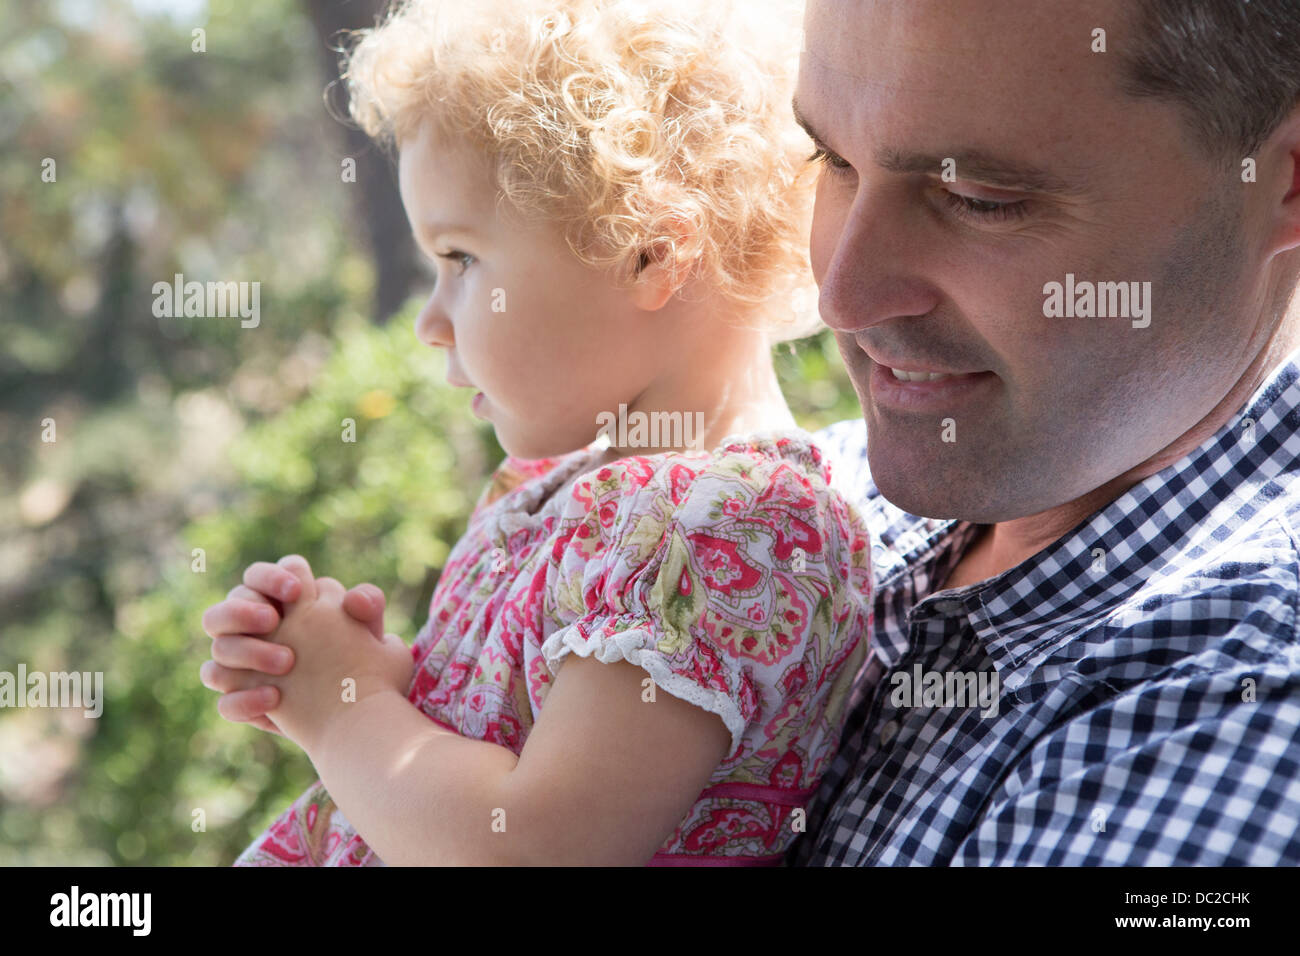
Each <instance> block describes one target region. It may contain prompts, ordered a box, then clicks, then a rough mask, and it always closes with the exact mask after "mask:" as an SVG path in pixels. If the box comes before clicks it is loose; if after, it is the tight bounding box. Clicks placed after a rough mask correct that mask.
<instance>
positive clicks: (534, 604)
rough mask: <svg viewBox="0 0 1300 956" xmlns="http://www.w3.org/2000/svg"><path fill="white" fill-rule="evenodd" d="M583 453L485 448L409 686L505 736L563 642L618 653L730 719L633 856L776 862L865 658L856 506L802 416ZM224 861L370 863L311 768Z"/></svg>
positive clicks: (448, 716)
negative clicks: (663, 443) (647, 847)
mask: <svg viewBox="0 0 1300 956" xmlns="http://www.w3.org/2000/svg"><path fill="white" fill-rule="evenodd" d="M601 455H602V451H601V449H600V448H599V447H598V446H596V445H592V446H590V447H588V448H586V449H583V450H581V451H577V452H573V453H572V454H569V455H565V456H562V457H559V458H554V459H544V460H540V461H524V460H520V459H514V458H507V459H506V460H505V461H504V462H502V464H501V466H500V468H498V469H497V471H496V473H495V474H494V475H493V478H492V481H491V483H490V485H489V487H488V488H487V489H486V490H485V491H484V493H483V495H482V496H481V498H480V499H479V502H478V504H477V505H476V506H475V509H474V512H473V514H472V515H471V517H470V521H469V526H468V529H467V530H466V533H465V536H464V537H463V538H462V539H461V540H460V541H459V542H458V543H457V545H456V547H455V548H454V549H453V551H452V553H451V555H450V556H449V558H448V561H447V565H446V567H445V568H444V570H443V572H442V575H441V577H440V578H439V580H438V585H437V587H436V589H435V590H434V594H433V598H432V601H431V604H430V609H429V619H428V621H427V623H426V624H425V625H424V627H423V628H421V630H420V633H419V634H418V636H417V637H416V640H415V644H414V646H413V647H412V649H411V650H412V654H413V655H414V658H415V664H416V669H415V674H414V677H413V678H412V682H411V688H410V692H409V694H408V697H409V699H410V701H411V703H412V704H413V705H415V706H416V707H418V708H419V709H420V710H421V711H422V712H423V713H424V714H425V715H426V716H427V717H428V718H429V719H430V720H433V721H435V722H437V723H438V724H440V725H442V726H444V727H447V728H448V729H451V730H454V731H455V732H457V733H459V734H462V735H464V736H467V737H473V738H477V739H479V740H486V741H490V742H492V743H496V744H499V745H500V746H502V747H506V748H509V749H510V750H511V751H513V752H514V753H516V754H518V753H519V752H520V751H521V750H522V749H523V746H524V741H525V740H526V739H527V737H528V733H529V730H530V729H531V728H532V726H533V723H534V721H536V719H537V715H538V713H539V712H540V711H541V709H542V707H543V706H544V705H545V702H546V694H547V690H548V689H549V688H550V686H551V683H552V680H553V679H554V676H555V674H556V673H557V672H558V670H559V668H560V666H561V665H562V663H563V661H564V658H565V657H567V656H568V655H570V654H578V655H580V656H583V657H586V656H589V655H591V656H595V657H596V658H597V659H598V660H601V661H607V662H608V661H619V660H626V661H629V662H630V663H632V664H634V665H636V666H638V667H640V668H642V669H643V670H645V672H646V673H647V674H648V675H649V677H650V678H651V679H652V680H653V681H654V683H655V684H656V685H657V690H659V691H660V692H664V693H668V694H672V695H674V696H676V697H679V698H681V699H683V700H686V701H688V702H690V703H692V704H695V705H697V706H699V707H702V708H704V709H705V710H708V711H711V712H712V713H715V714H717V715H719V717H720V718H721V719H722V721H723V723H724V724H725V725H726V727H727V729H728V730H729V731H730V733H731V748H730V751H729V752H728V754H727V756H726V758H725V759H724V760H723V762H722V763H721V764H719V765H718V767H717V770H716V771H715V772H714V774H713V776H712V778H711V779H710V781H709V784H708V786H707V787H706V788H705V789H704V790H703V792H701V793H700V795H699V798H698V799H697V801H696V803H695V804H694V806H692V807H691V809H690V811H689V812H688V813H687V815H686V817H685V818H684V819H683V820H682V821H681V823H680V824H679V825H678V826H677V828H676V829H675V830H674V831H673V832H672V833H671V834H670V835H669V836H668V837H667V839H665V841H664V843H663V845H662V846H661V847H660V849H659V851H658V853H656V854H655V856H654V858H653V859H652V860H651V861H650V863H651V864H657V865H678V864H702V865H728V864H733V865H734V864H749V865H754V864H776V863H779V862H780V861H781V858H782V855H783V852H784V851H785V849H786V848H787V847H788V846H789V845H790V844H791V843H792V842H793V840H794V839H795V837H796V836H797V835H798V833H799V832H800V830H801V829H802V821H803V818H804V813H803V809H802V808H803V807H804V806H805V805H806V801H807V800H808V798H809V797H810V796H811V795H812V793H813V791H814V790H815V789H816V786H817V783H818V780H819V779H820V778H821V776H822V774H823V773H824V771H825V770H826V769H827V768H828V766H829V764H830V760H831V758H832V757H833V756H834V752H835V749H836V747H837V746H838V743H839V734H840V730H841V729H842V726H843V720H844V717H845V705H846V702H847V697H848V692H849V689H850V687H851V685H852V683H853V680H854V678H855V677H856V676H857V674H858V671H859V670H860V669H861V667H862V665H863V663H864V661H865V658H866V653H867V641H868V638H869V636H870V628H871V568H870V554H871V548H870V541H869V537H868V532H867V529H866V526H865V524H864V523H863V521H862V518H861V517H860V516H859V515H858V513H857V512H856V511H855V510H854V509H853V508H852V506H850V505H849V504H848V503H847V502H846V501H844V499H842V498H841V497H840V496H839V495H838V494H837V493H835V492H833V491H831V490H830V484H831V475H830V464H829V462H827V461H826V460H824V459H823V457H822V453H821V451H820V450H819V449H818V448H817V447H816V446H815V445H814V444H813V441H812V438H811V436H809V435H808V434H807V433H806V432H802V431H798V430H794V431H789V432H782V433H775V434H771V435H758V436H749V437H741V438H733V439H729V440H727V441H726V442H724V443H723V444H722V445H720V446H719V447H718V448H717V449H716V450H714V451H712V452H702V451H701V452H668V453H662V454H656V455H650V456H642V457H630V458H624V459H621V460H619V461H616V462H614V463H612V464H608V465H603V466H599V467H594V468H593V467H592V465H593V464H595V463H596V462H597V461H598V460H599V459H600V457H601ZM566 486H569V487H567V488H566ZM562 488H565V489H566V490H565V491H564V493H563V494H556V492H557V491H558V490H560V489H562ZM236 865H237V866H382V865H383V862H382V861H381V860H380V859H379V858H378V856H377V855H376V854H375V853H374V852H373V851H372V850H371V849H370V848H369V847H368V846H367V845H366V843H365V842H364V840H362V838H361V836H360V835H359V834H358V833H357V832H356V830H354V829H353V828H352V827H351V825H350V824H349V823H348V821H347V819H346V818H345V817H344V815H343V813H342V811H341V810H340V809H339V808H338V807H337V806H335V805H334V803H333V802H332V800H331V799H330V797H329V794H328V793H326V792H325V790H324V788H323V786H322V785H321V783H320V782H319V781H317V783H316V784H315V785H313V786H312V787H311V788H310V789H309V790H308V791H307V792H306V793H305V794H303V795H302V796H301V797H300V798H299V799H298V800H297V801H295V802H294V804H293V805H292V806H291V807H290V808H289V809H288V810H286V811H285V812H284V813H283V814H282V815H281V816H280V817H279V818H278V819H277V820H276V821H275V822H274V823H273V824H272V825H271V826H270V828H268V829H267V831H266V832H265V833H263V834H262V835H261V836H260V837H259V838H258V839H257V840H255V841H254V842H253V844H252V845H250V846H249V847H248V849H246V850H245V851H244V852H243V854H241V855H240V857H239V859H238V860H237V861H236Z"/></svg>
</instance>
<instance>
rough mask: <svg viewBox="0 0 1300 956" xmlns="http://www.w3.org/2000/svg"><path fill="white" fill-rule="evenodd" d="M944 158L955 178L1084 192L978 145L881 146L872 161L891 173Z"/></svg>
mask: <svg viewBox="0 0 1300 956" xmlns="http://www.w3.org/2000/svg"><path fill="white" fill-rule="evenodd" d="M790 108H791V109H792V110H794V118H795V122H797V123H798V124H799V126H800V127H801V128H802V129H803V131H804V132H805V133H807V134H808V135H809V136H810V137H812V140H813V142H814V143H816V145H817V146H818V147H820V148H822V149H828V151H830V152H834V151H833V150H829V147H827V145H826V140H825V138H824V137H823V136H822V135H821V134H820V133H818V132H817V130H816V129H814V128H813V125H812V123H811V121H810V120H809V119H808V117H807V116H805V115H804V114H803V113H802V112H801V111H800V109H799V101H798V99H793V100H791V101H790ZM947 160H952V161H953V163H954V165H955V168H954V173H955V174H956V175H957V177H958V178H959V179H967V180H973V181H975V182H979V183H984V184H986V185H989V186H997V187H1000V188H1002V189H1010V190H1020V191H1022V192H1035V193H1055V194H1059V195H1062V196H1071V195H1078V194H1080V193H1082V192H1084V184H1083V183H1080V182H1074V181H1071V180H1069V179H1066V178H1064V177H1063V176H1059V175H1057V174H1056V173H1053V172H1051V171H1050V170H1047V169H1044V168H1042V167H1041V166H1035V165H1033V164H1032V163H1025V162H1021V161H1019V160H1012V159H1004V158H1002V157H1000V156H994V155H993V154H991V153H988V152H985V151H983V150H979V149H962V150H954V151H952V152H950V153H945V154H944V155H942V156H941V155H939V154H937V153H902V152H899V151H898V150H885V151H883V152H881V153H879V154H878V155H877V157H876V165H877V166H879V167H880V168H881V169H884V170H887V171H889V172H891V173H900V174H908V173H912V174H915V173H928V174H934V175H938V174H940V173H942V172H943V170H944V164H945V162H946V161H947Z"/></svg>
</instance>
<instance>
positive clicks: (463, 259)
mask: <svg viewBox="0 0 1300 956" xmlns="http://www.w3.org/2000/svg"><path fill="white" fill-rule="evenodd" d="M437 255H438V258H439V259H449V260H451V261H452V262H455V263H456V264H457V265H459V266H460V272H458V273H456V274H457V275H462V276H463V275H464V274H465V270H466V269H467V268H469V264H470V263H471V262H473V261H474V257H473V256H471V255H470V254H469V253H468V252H461V251H459V250H457V249H453V250H452V251H451V252H439V253H438V254H437Z"/></svg>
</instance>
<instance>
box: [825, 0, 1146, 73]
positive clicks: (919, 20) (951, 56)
mask: <svg viewBox="0 0 1300 956" xmlns="http://www.w3.org/2000/svg"><path fill="white" fill-rule="evenodd" d="M1130 2H1131V0H1130ZM1128 19H1129V18H1128V17H1127V16H1123V15H1121V13H1120V12H1118V11H1117V10H1116V8H1115V7H1114V6H1113V4H1112V3H1111V2H1109V0H1095V2H1094V0H808V2H807V5H806V8H805V14H804V37H803V50H802V53H803V57H804V59H805V61H808V62H810V63H812V64H814V65H815V66H816V67H817V68H818V69H819V70H820V71H824V72H825V73H826V74H828V75H831V76H834V77H835V78H837V79H839V80H848V79H854V80H858V81H860V82H861V83H863V84H865V85H867V86H877V87H889V88H898V87H906V88H908V89H910V90H913V91H915V92H918V93H927V92H944V91H948V92H952V91H953V89H954V88H955V87H960V86H961V85H963V84H968V83H970V81H971V80H972V78H976V77H978V78H979V79H981V80H982V81H983V82H984V83H985V84H989V83H992V84H994V85H1000V86H1002V85H1005V86H1010V87H1012V88H1016V87H1019V88H1026V89H1030V88H1033V87H1034V86H1035V85H1038V84H1042V83H1043V82H1053V83H1056V82H1068V81H1069V80H1070V78H1071V77H1070V74H1071V73H1074V72H1081V73H1083V74H1084V77H1081V78H1085V77H1086V75H1087V74H1088V73H1090V72H1104V71H1115V70H1118V69H1119V62H1118V55H1117V54H1105V56H1111V57H1112V60H1109V61H1104V62H1103V61H1102V60H1099V59H1098V58H1097V54H1096V53H1095V52H1094V50H1093V46H1094V44H1093V31H1094V30H1096V29H1101V30H1106V31H1108V32H1113V33H1115V34H1117V39H1118V40H1119V41H1120V42H1121V43H1122V42H1123V38H1124V36H1125V33H1126V31H1127V29H1128Z"/></svg>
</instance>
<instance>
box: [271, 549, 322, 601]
mask: <svg viewBox="0 0 1300 956" xmlns="http://www.w3.org/2000/svg"><path fill="white" fill-rule="evenodd" d="M275 563H276V564H278V565H279V566H280V567H281V568H283V569H284V570H286V571H288V572H289V573H290V574H292V575H293V576H294V577H295V578H297V579H298V583H299V585H301V590H300V591H299V594H298V598H297V600H299V601H303V600H306V601H314V600H316V579H315V578H314V577H313V576H312V573H311V565H310V564H308V563H307V559H306V558H304V557H303V556H302V555H301V554H286V555H285V556H284V557H283V558H281V559H280V560H279V561H277V562H275Z"/></svg>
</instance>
